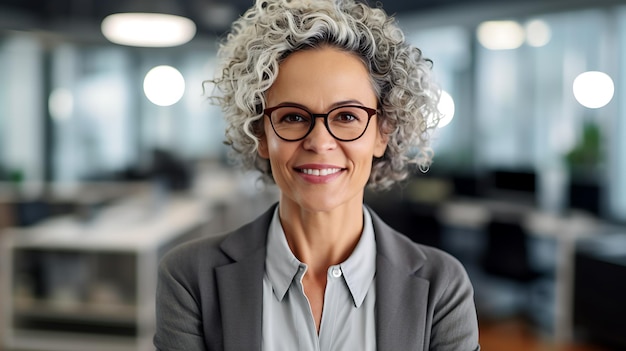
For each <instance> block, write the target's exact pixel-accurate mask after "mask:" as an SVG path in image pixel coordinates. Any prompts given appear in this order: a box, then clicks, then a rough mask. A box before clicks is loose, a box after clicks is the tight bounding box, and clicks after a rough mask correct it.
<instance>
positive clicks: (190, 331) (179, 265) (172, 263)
mask: <svg viewBox="0 0 626 351" xmlns="http://www.w3.org/2000/svg"><path fill="white" fill-rule="evenodd" d="M184 256H185V255H181V254H178V253H177V252H175V253H174V254H170V255H167V256H166V257H165V258H164V259H163V260H162V261H161V263H160V264H159V274H158V283H157V294H156V334H155V336H154V345H155V347H156V349H157V350H159V351H175V350H176V351H178V350H180V351H196V350H197V351H200V350H206V347H205V344H204V333H203V328H202V315H201V309H200V305H199V302H198V301H197V300H196V297H194V295H193V293H192V284H190V282H189V279H188V276H193V274H190V272H189V271H188V270H187V269H185V268H183V267H185V266H188V265H186V261H187V260H185V259H184Z"/></svg>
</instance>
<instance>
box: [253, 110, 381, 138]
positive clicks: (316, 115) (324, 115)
mask: <svg viewBox="0 0 626 351" xmlns="http://www.w3.org/2000/svg"><path fill="white" fill-rule="evenodd" d="M283 107H295V108H299V109H301V110H302V111H304V112H306V113H308V114H309V115H310V116H311V125H310V126H309V130H308V131H307V132H306V133H305V134H304V135H303V136H302V137H300V138H297V139H287V138H284V137H282V136H280V134H278V132H277V131H276V128H275V127H274V122H272V116H271V115H272V112H274V111H276V110H278V109H279V108H283ZM347 107H353V108H359V109H361V110H363V111H365V112H367V123H366V124H365V128H363V131H362V132H361V134H359V136H357V137H356V138H352V139H341V138H338V137H337V136H336V135H335V134H333V132H332V131H331V130H330V126H329V125H328V116H330V114H331V113H332V112H333V111H335V110H338V109H340V108H347ZM377 113H378V110H377V109H373V108H370V107H365V106H361V105H342V106H337V107H335V108H333V109H331V110H330V111H328V113H312V112H311V111H309V110H307V109H305V108H304V107H302V106H299V105H291V104H289V105H277V106H274V107H268V108H266V109H264V110H263V115H265V116H267V118H269V120H270V124H271V125H272V129H273V130H274V133H275V134H276V136H277V137H279V138H280V139H282V140H284V141H300V140H302V139H304V138H306V137H307V136H309V134H311V131H312V130H313V128H315V120H316V119H318V118H324V126H326V130H327V131H328V133H329V134H330V135H331V136H332V137H333V138H335V139H337V140H339V141H343V142H350V141H355V140H357V139H359V138H360V137H362V136H363V134H365V131H367V128H368V127H369V125H370V120H371V119H372V116H374V115H375V114H377Z"/></svg>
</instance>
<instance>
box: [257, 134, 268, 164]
mask: <svg viewBox="0 0 626 351" xmlns="http://www.w3.org/2000/svg"><path fill="white" fill-rule="evenodd" d="M257 152H258V154H259V156H260V157H261V158H264V159H266V160H269V158H270V153H269V149H268V147H267V136H266V135H265V133H261V135H260V136H259V146H258V148H257Z"/></svg>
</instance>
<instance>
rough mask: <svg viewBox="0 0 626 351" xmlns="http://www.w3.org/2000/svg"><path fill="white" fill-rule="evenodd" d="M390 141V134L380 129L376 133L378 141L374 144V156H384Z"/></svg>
mask: <svg viewBox="0 0 626 351" xmlns="http://www.w3.org/2000/svg"><path fill="white" fill-rule="evenodd" d="M388 142H389V134H387V133H385V132H383V131H380V132H379V133H377V134H376V142H375V144H374V157H377V158H378V157H383V155H384V154H385V150H387V143H388Z"/></svg>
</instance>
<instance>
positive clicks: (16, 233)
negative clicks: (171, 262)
mask: <svg viewBox="0 0 626 351" xmlns="http://www.w3.org/2000/svg"><path fill="white" fill-rule="evenodd" d="M208 217H209V214H208V213H207V206H206V204H205V203H204V202H202V201H199V200H196V199H193V198H189V197H171V198H169V199H166V201H162V202H161V201H158V202H155V199H154V198H151V197H150V196H148V197H141V196H135V197H132V198H129V199H126V200H124V201H122V202H120V203H117V204H115V205H112V206H110V207H107V208H105V209H104V210H102V212H101V213H99V214H98V215H97V216H96V217H95V218H93V219H91V220H89V221H84V220H82V221H81V220H79V219H77V218H74V217H69V216H63V217H57V218H52V219H50V220H47V221H44V222H42V223H40V224H38V225H36V226H33V227H28V228H11V229H8V230H6V231H5V233H4V235H3V238H2V239H3V241H2V246H1V247H0V248H1V249H2V253H1V255H0V257H1V259H2V262H0V267H2V278H3V279H2V280H3V284H2V285H0V286H2V287H3V288H4V291H2V292H1V294H0V295H1V296H3V297H5V298H4V300H3V301H2V302H4V303H5V306H4V316H3V319H4V324H5V330H6V335H4V344H5V347H7V348H16V349H24V350H44V349H45V350H59V351H61V350H62V351H73V350H75V351H100V350H102V351H105V350H106V351H109V350H129V351H130V350H133V351H136V350H152V349H153V347H152V337H153V334H154V328H155V326H154V323H155V315H154V312H155V311H154V305H155V290H156V281H157V264H158V260H159V258H160V256H161V255H162V254H163V253H164V252H165V251H166V250H167V249H168V248H170V247H172V246H173V245H175V244H176V243H178V242H180V241H182V240H185V239H186V238H187V237H188V236H191V235H193V234H194V231H195V229H198V228H200V227H201V226H202V225H203V224H204V223H205V222H206V220H207V218H208ZM32 262H37V263H36V264H32ZM42 273H45V274H42ZM38 276H39V277H38ZM42 277H45V278H42Z"/></svg>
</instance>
